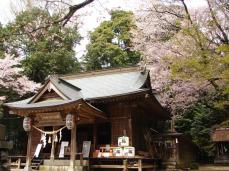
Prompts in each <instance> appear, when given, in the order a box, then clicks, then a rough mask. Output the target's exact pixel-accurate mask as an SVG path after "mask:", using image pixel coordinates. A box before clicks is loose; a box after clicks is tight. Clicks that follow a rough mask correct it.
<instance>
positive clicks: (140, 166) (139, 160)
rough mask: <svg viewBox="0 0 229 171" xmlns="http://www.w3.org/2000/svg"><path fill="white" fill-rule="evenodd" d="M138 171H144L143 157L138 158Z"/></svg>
mask: <svg viewBox="0 0 229 171" xmlns="http://www.w3.org/2000/svg"><path fill="white" fill-rule="evenodd" d="M138 171H142V159H138Z"/></svg>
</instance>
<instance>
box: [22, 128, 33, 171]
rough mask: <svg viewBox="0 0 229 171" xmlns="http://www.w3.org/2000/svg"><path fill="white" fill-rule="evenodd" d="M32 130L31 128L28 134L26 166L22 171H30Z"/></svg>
mask: <svg viewBox="0 0 229 171" xmlns="http://www.w3.org/2000/svg"><path fill="white" fill-rule="evenodd" d="M32 130H33V128H31V131H29V132H28V143H27V154H26V164H25V167H24V171H32V168H31V149H32Z"/></svg>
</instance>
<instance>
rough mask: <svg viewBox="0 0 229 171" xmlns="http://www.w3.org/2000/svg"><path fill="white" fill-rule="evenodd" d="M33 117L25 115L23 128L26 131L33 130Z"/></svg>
mask: <svg viewBox="0 0 229 171" xmlns="http://www.w3.org/2000/svg"><path fill="white" fill-rule="evenodd" d="M31 122H32V120H31V118H30V117H25V118H24V120H23V128H24V130H25V131H26V132H28V131H30V130H31Z"/></svg>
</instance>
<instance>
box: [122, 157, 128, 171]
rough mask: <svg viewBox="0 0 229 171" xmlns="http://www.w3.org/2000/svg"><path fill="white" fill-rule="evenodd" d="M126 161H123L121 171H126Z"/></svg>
mask: <svg viewBox="0 0 229 171" xmlns="http://www.w3.org/2000/svg"><path fill="white" fill-rule="evenodd" d="M127 170H128V168H127V159H125V160H123V171H127Z"/></svg>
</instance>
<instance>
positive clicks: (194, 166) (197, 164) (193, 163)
mask: <svg viewBox="0 0 229 171" xmlns="http://www.w3.org/2000/svg"><path fill="white" fill-rule="evenodd" d="M190 169H191V170H198V169H199V163H197V162H192V163H191V164H190Z"/></svg>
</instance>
